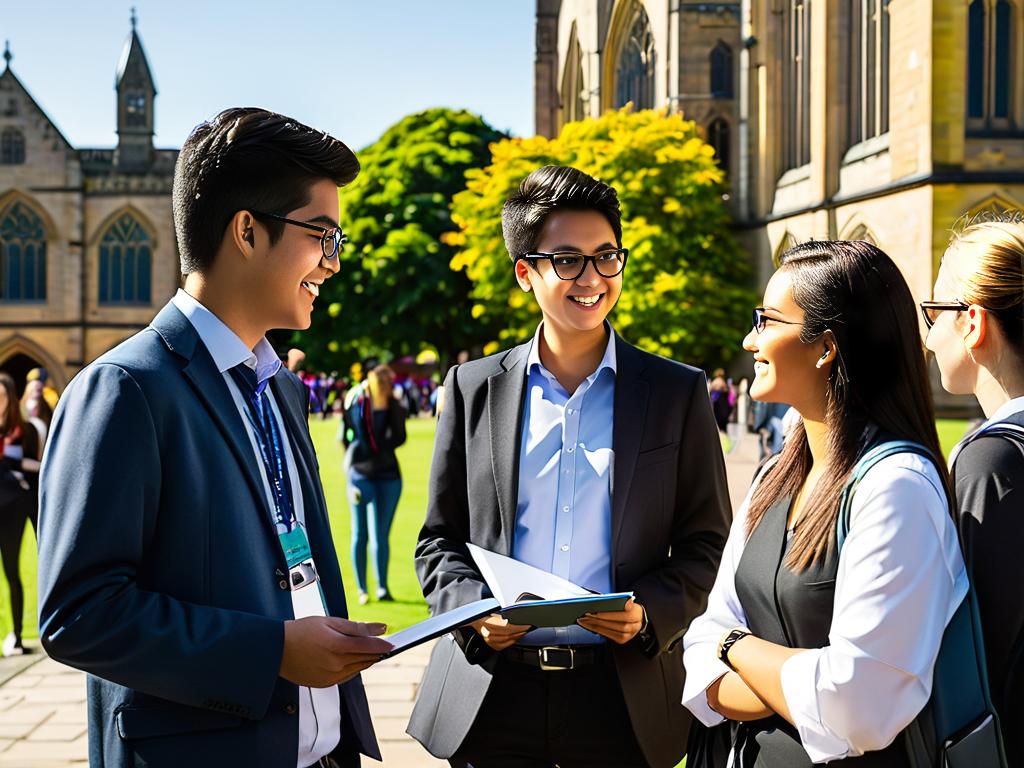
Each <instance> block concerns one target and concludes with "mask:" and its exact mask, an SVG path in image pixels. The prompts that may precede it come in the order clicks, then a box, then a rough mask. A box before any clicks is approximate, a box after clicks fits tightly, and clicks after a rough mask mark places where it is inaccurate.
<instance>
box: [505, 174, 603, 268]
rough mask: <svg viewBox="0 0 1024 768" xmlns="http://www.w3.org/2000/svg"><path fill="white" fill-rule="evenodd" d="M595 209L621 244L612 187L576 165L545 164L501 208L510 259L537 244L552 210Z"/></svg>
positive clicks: (533, 247) (514, 258) (530, 249)
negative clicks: (578, 168)
mask: <svg viewBox="0 0 1024 768" xmlns="http://www.w3.org/2000/svg"><path fill="white" fill-rule="evenodd" d="M559 210H571V211H597V212H598V213H600V214H601V215H602V216H604V217H605V218H606V219H607V220H608V223H609V224H610V225H611V227H612V231H613V232H615V245H616V246H618V247H620V248H621V247H622V213H621V212H620V211H619V196H618V194H617V193H616V192H615V189H614V188H613V187H610V186H609V185H607V184H605V183H604V182H602V181H598V180H597V179H595V178H594V177H593V176H588V175H587V174H585V173H584V172H583V171H580V170H577V169H576V168H570V167H568V166H561V165H546V166H544V167H543V168H538V169H537V170H536V171H534V172H533V173H531V174H530V175H529V176H527V177H526V178H525V179H523V183H522V184H520V185H519V190H518V191H516V192H515V193H513V194H512V195H511V196H510V197H509V199H508V200H506V201H505V205H504V206H503V207H502V209H501V231H502V234H503V235H504V236H505V247H506V248H508V255H509V258H511V259H512V260H513V261H515V260H516V258H517V257H519V256H522V255H523V254H524V253H529V252H530V251H532V250H534V249H535V248H536V247H537V241H538V240H539V239H540V233H541V230H542V229H543V228H544V222H545V221H546V220H547V218H548V216H550V215H551V214H552V213H554V212H555V211H559Z"/></svg>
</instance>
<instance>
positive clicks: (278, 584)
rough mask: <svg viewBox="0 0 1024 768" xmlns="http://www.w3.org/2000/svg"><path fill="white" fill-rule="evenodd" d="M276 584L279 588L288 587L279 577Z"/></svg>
mask: <svg viewBox="0 0 1024 768" xmlns="http://www.w3.org/2000/svg"><path fill="white" fill-rule="evenodd" d="M277 586H279V587H280V588H281V589H288V582H287V581H285V580H284V579H281V580H280V581H279V582H277Z"/></svg>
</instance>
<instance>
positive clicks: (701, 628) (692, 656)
mask: <svg viewBox="0 0 1024 768" xmlns="http://www.w3.org/2000/svg"><path fill="white" fill-rule="evenodd" d="M749 502H750V496H749V495H748V496H747V498H746V499H745V500H744V502H743V504H742V505H741V506H740V509H739V511H738V512H737V513H736V516H735V517H734V518H733V521H732V528H731V529H730V531H729V540H728V541H727V542H726V545H725V549H724V550H723V552H722V561H721V564H720V565H719V567H718V575H717V576H716V577H715V585H714V586H713V587H712V588H711V593H710V594H709V595H708V607H707V610H705V611H704V613H702V614H701V615H700V616H698V617H697V618H696V619H694V620H693V621H692V622H691V623H690V628H689V629H688V630H687V631H686V634H685V635H684V636H683V666H684V667H685V668H686V681H685V683H684V684H683V705H684V706H685V707H686V708H687V709H689V710H690V711H691V712H692V713H693V714H694V716H695V717H696V718H697V719H698V720H700V721H701V722H702V723H704V724H705V725H707V726H712V725H717V724H718V723H721V722H722V721H723V720H724V719H725V718H724V717H722V716H721V715H720V714H718V713H717V712H716V711H715V710H713V709H712V708H711V706H710V705H709V704H708V697H707V689H708V686H710V685H711V684H712V683H714V682H715V681H716V680H718V679H719V678H720V677H722V676H723V675H724V674H726V673H727V672H729V668H728V667H727V666H725V664H723V663H722V662H721V661H719V659H718V641H719V640H720V639H721V637H722V635H723V634H724V633H725V632H728V631H729V630H730V629H733V628H735V627H745V626H746V623H747V619H746V616H745V615H744V613H743V606H741V605H740V599H739V596H738V595H737V594H736V578H735V577H736V566H737V565H739V562H740V557H742V556H743V548H744V546H745V545H746V540H747V535H746V531H744V525H745V520H746V517H747V514H746V513H747V505H748V504H749Z"/></svg>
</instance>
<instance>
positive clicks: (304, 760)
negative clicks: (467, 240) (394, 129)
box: [39, 108, 390, 768]
mask: <svg viewBox="0 0 1024 768" xmlns="http://www.w3.org/2000/svg"><path fill="white" fill-rule="evenodd" d="M358 171H359V164H358V161H357V160H356V158H355V155H353V154H352V152H351V151H350V150H349V149H348V147H346V146H345V145H344V144H342V143H341V142H340V141H338V140H337V139H334V138H332V137H331V136H328V135H327V134H325V133H322V132H319V131H315V130H313V129H311V128H308V127H307V126H305V125H302V124H301V123H298V122H297V121H295V120H291V119H289V118H287V117H284V116H282V115H278V114H275V113H272V112H268V111H266V110H262V109H254V108H249V109H229V110H226V111H224V112H222V113H221V114H219V115H218V116H217V117H216V118H214V119H213V120H212V121H210V122H208V123H203V124H201V125H199V126H198V127H197V128H196V129H195V130H194V131H193V132H192V134H191V136H189V138H188V140H187V141H186V142H185V146H184V147H183V148H182V150H181V155H180V157H179V158H178V164H177V167H176V169H175V177H174V192H173V202H174V220H175V227H176V231H177V237H178V247H179V251H180V254H181V268H182V273H183V274H184V275H185V285H184V289H183V290H179V291H178V293H177V295H175V296H174V298H173V299H172V300H171V301H170V302H169V303H168V304H167V306H165V307H164V308H163V310H161V312H160V313H159V315H158V316H157V317H156V318H155V319H154V320H153V322H152V324H151V325H150V326H149V327H148V328H146V329H145V330H143V331H142V332H141V333H139V334H137V335H136V336H134V337H132V338H131V339H129V340H128V341H126V342H124V343H123V344H121V345H120V346H118V347H117V348H115V349H114V350H112V351H110V352H108V353H107V354H106V355H103V356H102V357H100V358H99V359H98V360H96V361H95V362H94V363H92V364H91V365H89V366H88V367H87V368H85V370H83V371H82V372H81V373H80V374H79V375H78V376H77V377H76V378H75V379H74V381H73V382H72V383H71V385H70V386H69V387H68V390H67V392H66V393H65V394H64V397H63V398H62V399H61V402H60V406H59V407H58V409H57V412H56V415H55V417H54V422H53V428H52V431H51V437H50V444H49V447H48V449H47V453H46V458H45V461H44V465H43V470H42V483H41V510H40V522H39V626H40V634H41V638H42V642H43V646H44V647H45V648H46V650H47V652H48V653H49V654H50V655H51V656H52V657H53V658H55V659H57V660H59V661H62V662H64V663H66V664H69V665H71V666H74V667H77V668H79V669H82V670H85V671H86V672H88V673H89V677H88V706H89V753H90V763H91V764H93V765H107V766H127V765H146V766H150V768H159V767H160V766H167V768H171V767H173V768H179V766H182V765H190V766H222V765H260V766H282V767H284V766H289V767H290V766H298V767H299V768H302V767H303V766H309V765H320V766H356V765H358V764H359V761H360V758H359V755H360V754H366V755H369V756H371V757H374V758H376V759H380V753H379V751H378V748H377V743H376V739H375V736H374V732H373V726H372V725H371V723H370V717H369V712H368V709H367V703H366V696H365V694H364V692H363V688H362V683H361V682H360V679H359V677H358V673H359V672H360V671H361V670H363V669H365V668H366V667H368V666H369V665H371V664H372V663H374V662H375V661H376V660H377V659H378V658H379V657H380V654H381V653H382V652H384V651H386V650H388V649H389V648H390V645H389V644H388V643H387V642H386V641H384V640H383V639H382V638H380V637H376V635H380V634H382V633H383V632H384V629H385V628H384V627H383V625H378V624H362V623H358V622H352V621H349V620H347V619H346V618H345V617H346V615H347V614H346V607H345V595H344V591H343V589H342V584H341V573H340V570H339V567H338V561H337V557H336V555H335V550H334V545H333V542H332V540H331V534H330V528H329V525H328V520H327V509H326V503H325V500H324V495H323V489H322V487H321V484H320V479H319V474H318V469H319V468H318V464H317V460H316V455H315V453H314V450H313V444H312V442H311V440H310V436H309V430H308V425H307V421H306V419H307V411H308V398H309V395H308V391H307V390H306V388H305V387H304V386H303V384H302V383H301V382H300V381H299V380H298V379H297V378H296V377H295V376H294V375H293V374H291V373H290V372H288V371H287V370H286V369H283V368H282V367H281V363H280V361H279V359H278V357H277V355H276V354H275V352H274V350H273V349H272V348H271V346H270V344H269V343H268V342H267V340H266V338H265V334H266V333H267V331H269V330H270V329H272V328H295V329H301V328H308V327H309V325H310V322H311V316H312V310H313V304H314V302H315V300H316V297H317V295H318V294H319V289H320V286H321V285H322V283H323V282H324V280H326V279H328V278H330V277H332V276H333V275H334V274H335V273H336V272H337V271H338V253H339V251H340V249H341V248H342V247H343V245H344V240H345V237H344V235H343V234H342V232H341V229H340V227H339V224H338V221H337V219H338V211H339V209H338V194H337V192H338V187H339V186H342V185H344V184H347V183H349V182H351V181H352V179H354V178H355V176H356V174H357V173H358Z"/></svg>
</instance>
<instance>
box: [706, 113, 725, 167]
mask: <svg viewBox="0 0 1024 768" xmlns="http://www.w3.org/2000/svg"><path fill="white" fill-rule="evenodd" d="M708 144H710V145H711V146H712V147H714V148H715V157H716V158H718V165H719V167H721V169H722V170H723V171H725V172H726V173H727V174H728V173H729V123H728V121H727V120H726V119H725V118H724V117H716V118H715V119H714V120H712V121H711V123H710V124H709V125H708Z"/></svg>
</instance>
